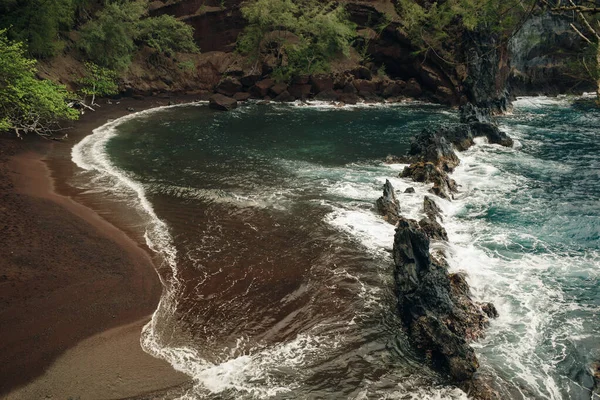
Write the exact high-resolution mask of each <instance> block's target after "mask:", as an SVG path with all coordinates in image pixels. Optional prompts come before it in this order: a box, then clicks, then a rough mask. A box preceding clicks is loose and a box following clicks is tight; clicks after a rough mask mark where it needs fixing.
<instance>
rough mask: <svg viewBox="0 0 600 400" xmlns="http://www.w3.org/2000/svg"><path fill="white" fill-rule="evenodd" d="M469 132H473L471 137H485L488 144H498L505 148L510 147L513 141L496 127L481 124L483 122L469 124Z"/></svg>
mask: <svg viewBox="0 0 600 400" xmlns="http://www.w3.org/2000/svg"><path fill="white" fill-rule="evenodd" d="M470 127H471V132H473V136H475V137H477V136H485V137H486V138H487V139H488V142H490V143H493V144H499V145H501V146H505V147H512V145H513V140H512V138H510V137H509V136H508V135H507V134H506V133H504V132H502V131H501V130H500V129H498V127H497V126H496V125H493V124H488V123H483V122H473V123H471V124H470Z"/></svg>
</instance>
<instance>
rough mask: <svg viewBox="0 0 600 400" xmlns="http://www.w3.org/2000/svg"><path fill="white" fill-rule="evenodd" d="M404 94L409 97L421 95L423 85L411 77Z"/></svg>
mask: <svg viewBox="0 0 600 400" xmlns="http://www.w3.org/2000/svg"><path fill="white" fill-rule="evenodd" d="M402 94H403V95H405V96H407V97H420V96H421V95H422V94H423V89H421V85H420V84H419V82H417V80H416V79H415V78H411V79H409V80H408V82H406V86H405V87H404V89H403V91H402Z"/></svg>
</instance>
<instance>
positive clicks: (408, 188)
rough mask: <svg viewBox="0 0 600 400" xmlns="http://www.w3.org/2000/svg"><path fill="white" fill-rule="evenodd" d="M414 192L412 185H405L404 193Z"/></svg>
mask: <svg viewBox="0 0 600 400" xmlns="http://www.w3.org/2000/svg"><path fill="white" fill-rule="evenodd" d="M414 192H415V188H414V187H407V188H406V190H404V193H414Z"/></svg>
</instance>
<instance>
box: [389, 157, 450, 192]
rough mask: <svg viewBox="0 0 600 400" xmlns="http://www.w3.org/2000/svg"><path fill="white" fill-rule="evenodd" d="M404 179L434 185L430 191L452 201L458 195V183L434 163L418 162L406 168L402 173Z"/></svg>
mask: <svg viewBox="0 0 600 400" xmlns="http://www.w3.org/2000/svg"><path fill="white" fill-rule="evenodd" d="M400 176H401V177H402V178H411V179H412V180H413V181H415V182H423V183H433V187H432V188H431V189H430V190H429V191H430V192H431V193H433V194H435V195H436V196H439V197H442V198H444V199H451V198H452V194H453V193H456V191H457V185H456V182H455V181H454V180H453V179H451V178H450V177H449V176H448V174H447V173H446V172H445V171H443V170H442V169H440V168H439V167H437V166H436V165H435V164H434V163H432V162H426V163H424V162H416V163H413V164H410V165H409V166H407V167H405V168H404V169H403V170H402V172H401V173H400Z"/></svg>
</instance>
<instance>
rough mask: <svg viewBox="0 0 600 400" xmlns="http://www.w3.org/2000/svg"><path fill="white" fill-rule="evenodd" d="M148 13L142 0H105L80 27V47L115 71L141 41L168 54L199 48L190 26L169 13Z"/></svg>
mask: <svg viewBox="0 0 600 400" xmlns="http://www.w3.org/2000/svg"><path fill="white" fill-rule="evenodd" d="M147 13H148V4H147V2H146V1H143V0H136V1H131V2H122V1H120V2H119V1H117V2H112V3H109V4H107V5H106V7H105V8H104V9H102V10H101V11H99V12H98V13H97V14H96V18H95V19H93V20H91V21H89V22H87V23H86V24H85V25H84V26H83V27H82V28H81V38H80V40H79V46H80V48H81V49H82V50H83V52H84V53H85V54H86V56H87V57H88V59H89V60H91V61H92V62H94V63H95V64H97V65H99V66H101V67H104V68H108V69H111V70H114V71H123V70H125V69H126V68H127V67H128V66H129V64H130V63H131V60H132V58H133V55H134V54H135V51H136V50H137V49H138V47H139V46H140V45H143V44H146V45H148V46H150V47H152V48H154V49H156V50H157V52H158V53H159V54H162V55H167V56H170V55H171V53H173V52H189V53H195V52H198V47H197V46H196V43H195V42H194V31H193V28H192V27H191V26H189V25H186V24H185V23H183V22H181V21H178V20H177V19H176V18H174V17H172V16H168V15H163V16H160V17H151V18H144V17H145V16H146V14H147Z"/></svg>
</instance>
